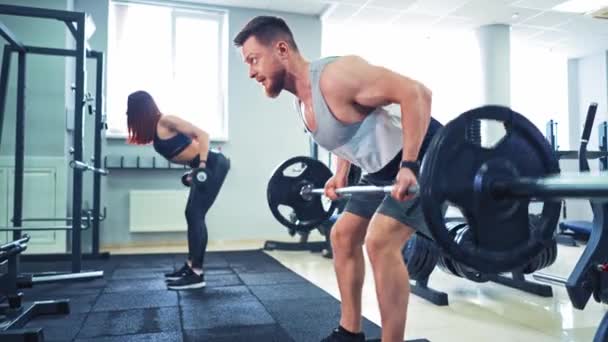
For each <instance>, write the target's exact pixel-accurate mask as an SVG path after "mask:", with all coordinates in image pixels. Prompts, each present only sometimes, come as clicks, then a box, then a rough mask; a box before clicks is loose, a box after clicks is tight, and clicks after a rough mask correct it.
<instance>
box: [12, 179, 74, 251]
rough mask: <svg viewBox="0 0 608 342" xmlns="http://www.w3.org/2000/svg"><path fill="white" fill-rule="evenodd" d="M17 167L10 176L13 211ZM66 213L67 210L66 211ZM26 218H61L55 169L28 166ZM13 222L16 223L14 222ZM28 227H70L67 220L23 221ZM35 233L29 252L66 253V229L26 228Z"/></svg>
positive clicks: (32, 235)
mask: <svg viewBox="0 0 608 342" xmlns="http://www.w3.org/2000/svg"><path fill="white" fill-rule="evenodd" d="M14 171H15V170H14V169H12V170H11V172H10V176H9V184H8V187H9V201H8V203H9V208H8V212H9V214H10V216H11V217H12V214H13V187H14V175H15V172H14ZM63 216H65V213H63ZM22 217H23V218H24V219H25V218H54V217H57V175H56V172H55V169H54V168H26V169H25V172H24V177H23V214H22ZM10 225H12V222H10ZM23 226H24V227H55V226H66V222H55V221H48V222H23ZM24 233H27V234H29V235H30V236H31V239H30V241H29V242H28V244H27V250H26V252H25V253H29V254H31V253H64V252H65V251H66V239H65V237H66V231H65V230H44V231H27V230H26V231H24Z"/></svg>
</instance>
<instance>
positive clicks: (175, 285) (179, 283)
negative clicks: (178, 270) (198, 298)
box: [167, 269, 206, 290]
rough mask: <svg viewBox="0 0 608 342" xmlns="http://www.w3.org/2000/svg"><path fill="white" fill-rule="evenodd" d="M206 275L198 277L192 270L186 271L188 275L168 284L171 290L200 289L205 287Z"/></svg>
mask: <svg viewBox="0 0 608 342" xmlns="http://www.w3.org/2000/svg"><path fill="white" fill-rule="evenodd" d="M205 285H206V284H205V275H204V274H201V275H198V274H196V273H194V271H192V270H191V269H188V271H186V275H184V276H183V277H181V278H179V279H178V280H176V281H171V282H169V283H167V288H168V289H169V290H188V289H200V288H203V287H205Z"/></svg>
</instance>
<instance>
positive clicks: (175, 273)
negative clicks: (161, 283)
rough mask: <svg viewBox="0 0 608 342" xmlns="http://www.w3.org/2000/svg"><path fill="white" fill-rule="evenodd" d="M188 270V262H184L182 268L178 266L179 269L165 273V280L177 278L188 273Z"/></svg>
mask: <svg viewBox="0 0 608 342" xmlns="http://www.w3.org/2000/svg"><path fill="white" fill-rule="evenodd" d="M188 270H190V266H188V263H187V262H185V263H184V266H182V268H180V269H179V270H177V271H173V272H171V273H165V278H166V280H178V279H180V278H181V277H183V276H185V275H186V274H188Z"/></svg>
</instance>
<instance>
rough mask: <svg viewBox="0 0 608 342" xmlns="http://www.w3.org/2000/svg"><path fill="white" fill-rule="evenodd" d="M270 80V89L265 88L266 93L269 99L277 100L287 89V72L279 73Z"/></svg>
mask: <svg viewBox="0 0 608 342" xmlns="http://www.w3.org/2000/svg"><path fill="white" fill-rule="evenodd" d="M268 80H269V82H268V84H269V87H264V91H265V92H266V95H267V96H268V97H270V98H276V97H277V96H279V94H280V93H281V91H282V90H283V88H284V87H285V70H280V71H277V72H276V73H274V75H272V77H271V78H269V79H268Z"/></svg>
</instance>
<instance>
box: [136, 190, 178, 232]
mask: <svg viewBox="0 0 608 342" xmlns="http://www.w3.org/2000/svg"><path fill="white" fill-rule="evenodd" d="M187 200H188V191H185V190H132V191H130V192H129V230H130V231H131V232H133V233H147V232H182V231H186V218H185V217H184V211H185V208H186V201H187Z"/></svg>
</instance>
